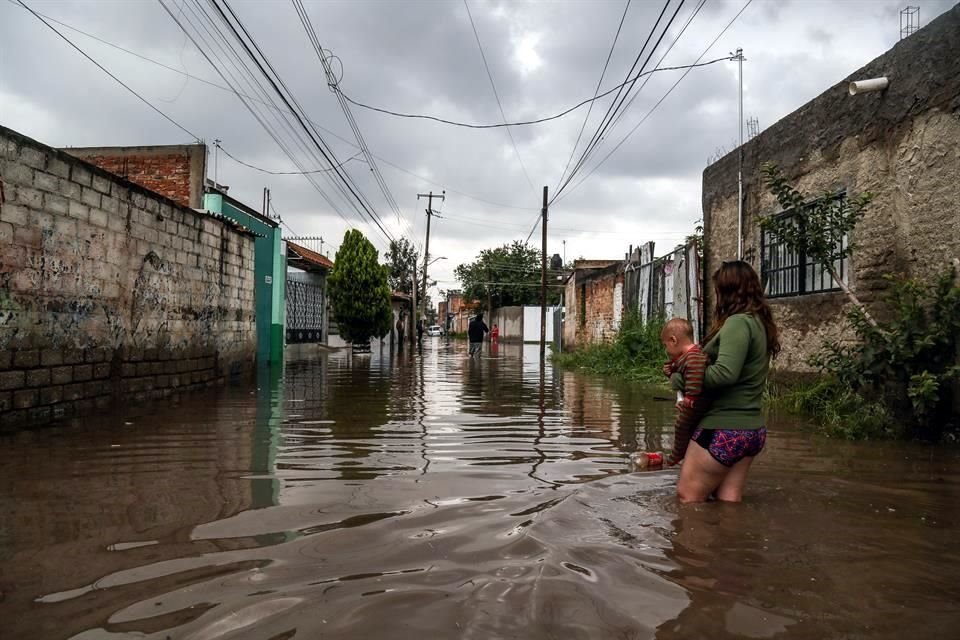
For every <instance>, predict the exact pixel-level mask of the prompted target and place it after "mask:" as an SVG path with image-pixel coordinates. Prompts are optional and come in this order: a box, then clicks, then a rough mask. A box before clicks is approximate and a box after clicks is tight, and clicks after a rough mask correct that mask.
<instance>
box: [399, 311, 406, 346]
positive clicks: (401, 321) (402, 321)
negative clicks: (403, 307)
mask: <svg viewBox="0 0 960 640" xmlns="http://www.w3.org/2000/svg"><path fill="white" fill-rule="evenodd" d="M406 320H407V318H406V316H405V314H403V313H401V314H400V317H399V318H397V351H403V334H404V331H403V328H404V324H405V323H406Z"/></svg>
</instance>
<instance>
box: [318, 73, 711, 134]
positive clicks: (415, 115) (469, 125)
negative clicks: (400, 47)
mask: <svg viewBox="0 0 960 640" xmlns="http://www.w3.org/2000/svg"><path fill="white" fill-rule="evenodd" d="M727 59H728V58H721V60H727ZM707 64H709V63H703V64H693V65H689V64H681V65H676V66H673V67H660V68H657V69H650V70H649V71H644V72H642V73H638V74H637V75H635V76H631V77H630V78H629V79H627V80H626V81H625V82H622V83H620V84H618V85H616V86H614V87H610V88H609V89H607V90H606V91H604V92H603V93H601V94H599V95H596V96H594V97H593V98H587V99H586V100H582V101H580V102H578V103H577V104H575V105H573V106H572V107H569V108H567V109H564V110H563V111H561V112H560V113H556V114H554V115H551V116H544V117H542V118H535V119H533V120H518V121H514V122H501V123H492V124H477V123H471V122H461V121H458V120H448V119H446V118H440V117H437V116H431V115H426V114H419V113H404V112H402V111H392V110H390V109H384V108H381V107H374V106H372V105H369V104H365V103H363V102H360V101H359V100H355V99H354V98H351V97H350V95H349V94H348V93H346V92H344V91H343V89H341V88H340V84H339V83H337V85H336V86H337V91H338V92H340V94H341V95H343V97H344V99H345V100H346V101H347V102H349V103H350V104H352V105H354V106H357V107H360V108H361V109H367V110H368V111H376V112H377V113H382V114H384V115H388V116H394V117H397V118H407V119H415V120H432V121H434V122H439V123H441V124H449V125H452V126H455V127H463V128H466V129H501V128H504V127H525V126H530V125H534V124H542V123H544V122H550V121H551V120H558V119H560V118H562V117H564V116H566V115H569V114H571V113H573V112H574V111H576V110H577V109H580V108H581V107H584V106H586V105H588V104H590V103H591V102H596V101H597V100H602V99H603V98H606V97H607V96H608V95H610V94H611V93H614V92H615V91H616V90H617V89H619V88H621V87H624V86H626V85H628V84H630V83H631V82H635V81H636V80H637V79H639V78H643V77H645V76H648V75H650V74H652V73H658V72H660V71H683V70H687V69H691V68H696V67H705V66H707Z"/></svg>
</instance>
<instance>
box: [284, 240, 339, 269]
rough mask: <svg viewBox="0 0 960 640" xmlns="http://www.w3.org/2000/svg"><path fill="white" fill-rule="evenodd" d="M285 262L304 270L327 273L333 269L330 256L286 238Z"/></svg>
mask: <svg viewBox="0 0 960 640" xmlns="http://www.w3.org/2000/svg"><path fill="white" fill-rule="evenodd" d="M287 262H288V263H291V264H292V266H294V267H297V268H299V269H303V270H304V271H313V272H321V273H327V272H328V271H330V270H332V269H333V261H332V260H330V258H328V257H326V256H325V255H322V254H319V253H317V252H316V251H311V250H310V249H307V248H306V247H303V246H300V245H299V244H296V243H295V242H290V241H289V240H287Z"/></svg>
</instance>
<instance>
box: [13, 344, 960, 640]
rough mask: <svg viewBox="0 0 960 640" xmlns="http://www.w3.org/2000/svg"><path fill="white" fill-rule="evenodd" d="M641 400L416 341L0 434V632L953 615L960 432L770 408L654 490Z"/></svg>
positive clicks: (787, 630)
mask: <svg viewBox="0 0 960 640" xmlns="http://www.w3.org/2000/svg"><path fill="white" fill-rule="evenodd" d="M658 395H659V396H664V397H666V396H667V395H668V394H667V393H666V392H665V391H662V390H657V389H644V388H640V387H636V386H619V385H617V384H615V383H611V382H609V381H604V380H599V379H595V378H587V377H583V376H580V375H575V374H572V373H569V372H558V371H553V370H551V368H550V367H549V365H548V367H547V370H546V371H545V372H544V373H543V374H542V375H541V371H540V367H539V362H538V359H537V347H536V346H535V345H531V346H527V347H521V346H519V345H500V346H499V348H498V349H497V351H496V353H493V354H491V353H488V352H487V351H486V348H485V351H484V354H483V358H482V359H477V360H473V361H471V360H468V359H467V357H466V344H465V343H463V342H449V343H448V342H445V341H444V340H442V339H426V338H425V345H424V347H423V352H422V356H416V357H411V355H410V354H403V355H402V356H399V357H397V356H393V357H391V356H390V354H389V351H388V350H387V351H385V352H384V353H382V354H377V353H374V354H373V355H372V356H371V357H369V358H351V357H350V356H349V354H347V353H335V354H332V355H329V356H322V357H319V358H315V359H313V360H311V361H309V362H302V363H291V364H289V365H288V366H287V368H286V371H285V372H284V378H283V379H282V380H281V379H274V380H269V379H264V380H261V381H260V384H259V387H258V388H255V389H254V388H243V387H234V388H230V389H224V390H219V391H217V392H215V393H213V392H212V393H211V394H209V396H202V395H201V396H192V397H190V398H186V399H184V400H183V401H182V402H181V403H180V404H178V405H176V406H171V407H167V408H158V407H153V408H149V409H147V410H141V411H140V413H136V412H130V413H127V414H124V415H118V416H111V417H109V418H106V419H104V418H100V419H89V420H86V421H85V422H83V423H81V424H78V425H73V426H68V427H60V428H55V429H46V430H38V431H33V432H25V433H22V434H19V435H17V436H9V437H5V438H4V439H3V440H2V441H0V442H2V448H0V637H2V638H4V639H11V640H12V639H20V638H23V639H46V638H77V639H84V640H89V639H94V638H109V639H126V638H142V637H147V638H158V639H165V638H176V639H179V638H184V639H187V638H189V639H191V640H209V639H212V638H250V639H257V640H266V639H272V640H279V639H285V638H309V639H313V638H358V639H376V638H398V639H406V638H411V639H423V640H426V639H440V638H476V639H489V638H524V639H539V638H543V639H547V638H564V639H565V640H566V639H575V638H576V639H579V638H616V639H625V640H626V639H634V638H636V639H641V638H660V639H667V638H692V639H697V638H711V639H718V638H871V639H872V638H902V637H908V636H912V637H918V638H949V637H957V635H956V634H957V631H956V629H957V628H958V627H960V605H958V603H960V547H958V545H957V541H958V539H960V474H958V473H957V470H958V469H960V452H958V451H957V450H956V449H944V448H939V447H931V446H925V445H913V444H903V443H894V444H874V443H857V444H853V443H845V442H834V441H830V440H826V439H822V438H814V437H812V436H810V435H809V434H807V433H805V432H802V431H800V430H798V429H797V428H795V427H791V426H789V425H788V421H786V420H782V419H776V418H775V419H773V420H772V422H771V429H770V438H769V440H768V444H767V450H766V451H765V452H764V453H763V455H761V457H760V458H759V459H758V462H757V464H756V465H755V471H754V473H753V475H752V478H751V484H750V485H749V486H748V492H747V494H748V495H747V500H746V502H745V503H744V504H741V505H722V504H706V505H697V506H687V507H681V506H679V505H678V504H677V503H676V501H675V498H674V493H675V483H676V472H675V471H663V472H653V473H646V474H629V473H628V469H627V456H628V454H629V453H630V452H631V451H633V450H635V449H637V448H640V449H663V448H665V447H667V446H668V443H669V442H670V440H671V438H672V434H671V432H670V425H671V424H672V419H673V408H672V405H671V403H670V402H669V400H666V401H665V400H662V399H656V396H658Z"/></svg>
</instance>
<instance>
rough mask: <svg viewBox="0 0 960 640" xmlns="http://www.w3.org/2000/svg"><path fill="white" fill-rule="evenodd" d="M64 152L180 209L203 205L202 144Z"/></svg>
mask: <svg viewBox="0 0 960 640" xmlns="http://www.w3.org/2000/svg"><path fill="white" fill-rule="evenodd" d="M64 151H66V152H67V153H69V154H70V155H72V156H74V157H77V158H80V159H82V160H86V161H87V162H89V163H91V164H95V165H96V166H98V167H100V168H101V169H104V170H106V171H109V172H110V173H112V174H114V175H117V176H120V177H121V178H124V179H126V180H129V181H130V182H133V183H134V184H138V185H140V186H141V187H146V188H147V189H149V190H150V191H153V192H154V193H159V194H161V195H164V196H166V197H167V198H169V199H171V200H173V201H174V202H176V203H177V204H179V205H182V206H184V207H192V208H194V209H199V208H201V207H202V206H203V188H204V184H203V180H204V177H205V176H206V159H207V147H206V145H202V144H196V145H168V146H153V147H71V148H68V149H64Z"/></svg>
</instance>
